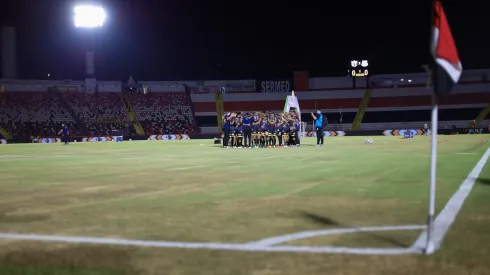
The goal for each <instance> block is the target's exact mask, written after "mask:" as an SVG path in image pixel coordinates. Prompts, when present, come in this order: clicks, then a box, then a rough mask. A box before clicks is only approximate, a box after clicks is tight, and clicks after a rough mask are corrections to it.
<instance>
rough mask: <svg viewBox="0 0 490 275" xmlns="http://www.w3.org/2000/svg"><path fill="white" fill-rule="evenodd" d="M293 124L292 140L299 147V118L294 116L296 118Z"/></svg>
mask: <svg viewBox="0 0 490 275" xmlns="http://www.w3.org/2000/svg"><path fill="white" fill-rule="evenodd" d="M293 124H294V132H293V134H294V140H295V145H296V146H300V145H301V139H300V138H299V131H301V122H300V121H299V116H296V118H295V119H294V121H293Z"/></svg>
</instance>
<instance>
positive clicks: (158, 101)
mask: <svg viewBox="0 0 490 275" xmlns="http://www.w3.org/2000/svg"><path fill="white" fill-rule="evenodd" d="M127 97H128V99H129V100H130V102H131V105H132V106H133V109H134V112H135V113H136V116H137V117H138V119H139V121H140V122H141V124H142V126H143V128H144V130H145V132H146V133H147V134H154V135H163V134H189V133H193V132H196V129H197V127H196V124H195V121H194V115H193V113H192V109H191V102H190V101H189V97H188V95H187V94H186V93H185V92H153V93H149V94H145V95H142V94H132V93H131V94H127Z"/></svg>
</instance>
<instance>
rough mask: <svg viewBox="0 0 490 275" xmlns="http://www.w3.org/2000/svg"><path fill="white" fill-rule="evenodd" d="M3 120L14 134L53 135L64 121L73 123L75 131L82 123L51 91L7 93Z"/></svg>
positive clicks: (0, 107) (0, 119)
mask: <svg viewBox="0 0 490 275" xmlns="http://www.w3.org/2000/svg"><path fill="white" fill-rule="evenodd" d="M0 123H1V124H2V126H3V127H4V128H5V129H6V130H7V132H9V134H10V135H11V136H19V137H30V136H39V135H43V136H52V135H56V133H57V132H58V131H59V128H60V125H61V123H68V124H69V125H71V127H70V128H71V129H72V130H71V131H72V133H76V132H77V130H78V127H76V125H75V120H74V118H73V117H72V116H71V115H70V114H69V112H68V111H67V110H66V109H65V108H63V106H62V104H61V102H60V100H59V99H58V98H57V97H56V96H54V95H53V94H50V93H44V92H43V93H40V92H15V93H9V92H7V93H5V94H3V95H2V100H1V101H0Z"/></svg>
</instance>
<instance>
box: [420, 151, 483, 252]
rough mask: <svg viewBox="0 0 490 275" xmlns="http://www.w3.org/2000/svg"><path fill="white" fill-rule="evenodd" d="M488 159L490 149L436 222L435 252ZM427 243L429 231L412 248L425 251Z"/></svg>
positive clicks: (434, 234) (421, 235)
mask: <svg viewBox="0 0 490 275" xmlns="http://www.w3.org/2000/svg"><path fill="white" fill-rule="evenodd" d="M488 157H490V148H488V149H487V151H486V152H485V154H484V155H483V156H482V157H481V159H480V161H478V163H477V164H476V165H475V167H474V168H473V170H471V172H470V173H469V174H468V176H467V177H466V179H465V180H464V181H463V183H462V184H461V186H460V187H459V189H458V190H457V191H456V193H454V194H453V196H452V197H451V199H449V201H448V202H447V204H446V206H444V209H442V211H441V212H440V213H439V215H437V217H436V219H435V221H434V229H433V230H434V232H433V236H434V246H435V249H434V251H433V253H434V252H436V251H437V250H438V249H439V248H441V245H442V242H443V241H444V237H445V236H446V233H447V231H448V230H449V227H450V226H451V225H452V224H453V223H454V220H455V219H456V216H457V215H458V213H459V211H460V210H461V207H462V206H463V203H464V201H465V200H466V198H467V197H468V195H469V194H470V192H471V189H473V186H474V185H475V182H476V180H477V179H478V177H479V176H480V173H481V171H482V169H483V167H484V166H485V164H486V163H487V160H488ZM426 241H427V231H424V232H423V233H422V234H420V236H419V238H418V239H417V240H416V241H415V242H414V244H413V245H412V248H414V249H419V250H424V249H425V245H426Z"/></svg>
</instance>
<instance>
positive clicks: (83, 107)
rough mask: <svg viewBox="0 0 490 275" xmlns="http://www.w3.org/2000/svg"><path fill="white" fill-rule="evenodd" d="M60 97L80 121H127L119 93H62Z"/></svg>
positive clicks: (126, 114)
mask: <svg viewBox="0 0 490 275" xmlns="http://www.w3.org/2000/svg"><path fill="white" fill-rule="evenodd" d="M62 97H63V98H64V99H65V100H66V102H67V103H68V104H69V105H70V108H71V109H72V110H73V111H74V112H75V114H76V115H77V116H78V119H80V120H82V121H85V122H93V121H106V120H116V121H128V113H127V112H126V110H125V108H124V106H123V104H122V101H121V95H120V94H116V93H99V94H95V95H94V94H85V93H62Z"/></svg>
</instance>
